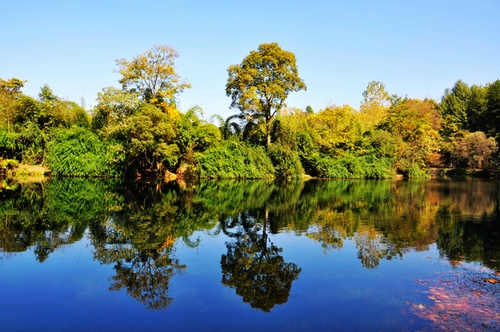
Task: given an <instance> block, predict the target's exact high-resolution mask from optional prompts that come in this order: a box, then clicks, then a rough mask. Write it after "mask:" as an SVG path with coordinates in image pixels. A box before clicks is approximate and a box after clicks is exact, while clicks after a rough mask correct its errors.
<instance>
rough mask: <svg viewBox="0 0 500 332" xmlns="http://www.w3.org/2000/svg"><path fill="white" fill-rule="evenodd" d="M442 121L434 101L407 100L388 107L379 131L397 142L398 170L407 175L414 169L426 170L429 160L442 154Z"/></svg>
mask: <svg viewBox="0 0 500 332" xmlns="http://www.w3.org/2000/svg"><path fill="white" fill-rule="evenodd" d="M441 121H442V120H441V116H440V114H439V113H438V111H437V109H436V103H435V102H434V101H432V100H428V99H426V100H423V101H422V100H418V99H405V100H403V101H401V102H399V103H396V104H394V105H392V106H391V108H389V110H388V111H387V117H386V118H385V119H384V120H383V121H382V122H381V123H380V125H379V127H378V128H379V129H382V130H386V131H388V132H389V133H391V134H392V135H393V136H394V138H395V139H396V141H397V146H398V151H397V156H396V160H397V162H396V169H397V170H399V171H401V172H402V173H405V174H407V173H408V172H409V170H410V169H411V168H413V167H415V166H416V167H418V168H422V167H425V164H426V161H427V158H428V157H429V156H430V155H431V154H432V153H434V152H437V151H439V142H440V136H439V129H440V128H441Z"/></svg>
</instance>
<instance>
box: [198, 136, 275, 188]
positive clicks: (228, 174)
mask: <svg viewBox="0 0 500 332" xmlns="http://www.w3.org/2000/svg"><path fill="white" fill-rule="evenodd" d="M195 164H196V165H197V168H198V172H199V176H200V177H201V178H213V179H265V178H272V177H273V176H274V174H275V169H274V167H273V165H272V163H271V160H270V159H269V157H268V156H267V155H266V152H265V151H264V149H263V148H262V147H254V146H250V145H248V144H245V143H239V142H236V141H227V142H224V143H222V144H220V145H216V146H212V147H211V148H209V149H207V150H206V151H204V152H202V153H196V154H195Z"/></svg>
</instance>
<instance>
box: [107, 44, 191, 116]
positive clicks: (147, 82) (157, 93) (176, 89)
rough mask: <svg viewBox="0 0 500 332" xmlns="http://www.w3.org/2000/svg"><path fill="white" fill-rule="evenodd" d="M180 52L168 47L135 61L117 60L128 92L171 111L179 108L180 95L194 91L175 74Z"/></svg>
mask: <svg viewBox="0 0 500 332" xmlns="http://www.w3.org/2000/svg"><path fill="white" fill-rule="evenodd" d="M178 57H179V53H178V52H177V51H176V50H175V49H174V48H172V47H170V46H168V45H159V46H153V47H152V48H151V49H150V50H147V51H145V52H144V53H142V54H139V55H137V56H135V57H134V58H133V59H132V61H128V60H126V59H118V60H116V64H117V65H118V67H119V69H118V73H120V74H121V75H122V78H121V79H120V80H119V82H120V83H121V84H122V87H123V88H124V89H127V90H128V91H129V92H131V93H137V94H139V96H140V97H141V99H142V100H143V101H144V102H147V103H151V104H154V105H156V106H160V107H162V108H165V109H168V108H169V107H172V106H175V98H176V96H177V95H178V94H179V93H181V92H182V91H184V89H187V88H190V87H191V84H189V83H188V82H187V81H185V80H182V79H181V77H180V75H179V74H178V73H177V72H176V71H175V68H174V61H175V59H177V58H178Z"/></svg>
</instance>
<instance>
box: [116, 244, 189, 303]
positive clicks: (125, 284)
mask: <svg viewBox="0 0 500 332" xmlns="http://www.w3.org/2000/svg"><path fill="white" fill-rule="evenodd" d="M114 269H115V271H116V275H115V276H113V277H111V280H112V284H111V287H110V288H109V289H110V290H113V291H119V290H121V289H123V288H124V289H126V291H127V294H128V295H130V296H131V297H132V298H134V299H136V300H137V301H139V302H141V303H144V304H145V305H146V308H147V309H155V310H160V309H165V308H166V307H168V306H169V305H170V304H171V303H172V301H173V298H171V297H169V295H168V290H169V283H170V278H171V277H173V276H174V275H176V274H181V273H182V272H184V271H185V269H186V266H185V265H181V264H179V260H178V259H174V258H171V257H169V255H168V254H164V253H158V252H156V251H144V252H141V253H139V254H138V255H137V256H135V257H133V258H132V259H131V260H120V261H118V262H117V263H116V265H115V267H114Z"/></svg>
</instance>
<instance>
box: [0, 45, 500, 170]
mask: <svg viewBox="0 0 500 332" xmlns="http://www.w3.org/2000/svg"><path fill="white" fill-rule="evenodd" d="M178 57H179V54H178V52H177V51H176V50H175V49H174V48H172V47H170V46H166V45H160V46H154V47H152V48H151V49H150V50H147V51H146V52H144V53H142V54H139V55H137V56H135V57H134V58H133V59H132V60H127V59H118V60H116V64H117V66H118V70H117V72H118V73H119V74H120V75H121V78H120V79H119V83H120V84H121V88H115V87H107V88H104V89H102V91H101V92H99V93H98V96H97V100H96V105H95V106H94V107H93V108H92V109H90V110H85V109H84V107H83V105H78V104H76V103H74V102H70V101H67V100H64V99H62V98H59V97H58V96H56V95H55V94H54V93H53V91H52V90H51V89H50V87H49V86H48V85H44V86H43V87H41V89H40V93H39V95H38V96H37V98H33V97H31V96H27V95H25V94H24V93H23V92H22V88H23V86H24V84H25V83H26V81H23V80H20V79H17V78H11V79H8V80H3V79H0V114H1V116H0V160H1V161H2V163H1V165H2V168H6V167H11V166H12V165H15V164H16V163H17V162H20V163H24V164H40V165H46V166H47V167H48V168H49V169H50V171H51V173H52V174H54V175H65V176H113V177H144V176H154V177H163V176H174V175H176V176H178V177H202V178H273V177H284V178H292V177H300V176H302V175H303V174H308V175H310V176H314V177H322V178H390V177H394V176H396V175H398V174H399V175H403V176H408V177H418V176H426V175H428V173H429V169H431V168H434V169H440V170H442V171H441V172H445V171H444V170H448V169H451V171H448V174H457V173H458V174H464V173H465V172H467V171H468V170H483V171H484V170H487V171H489V170H498V168H499V156H498V143H499V141H500V128H499V127H500V80H496V81H495V82H493V83H488V84H486V85H484V86H479V85H471V86H469V85H468V84H466V83H465V82H463V81H461V80H458V81H457V82H456V83H455V85H454V86H453V87H452V88H451V89H446V90H445V91H444V95H443V97H442V99H441V101H440V102H438V101H435V100H431V99H425V100H419V99H415V98H409V97H407V96H405V97H402V96H397V95H391V94H390V93H389V92H387V91H386V89H385V86H384V84H383V83H382V82H378V81H373V82H370V83H368V85H367V88H366V91H364V92H363V100H362V102H361V105H360V108H359V110H356V109H355V108H353V107H351V106H349V105H342V106H339V105H335V104H330V105H326V107H325V108H324V109H321V110H317V111H315V110H313V109H312V108H311V107H310V106H307V107H306V108H305V109H301V108H297V107H287V105H286V99H287V97H288V95H289V94H290V93H292V92H297V91H300V90H305V89H306V84H305V82H304V81H303V80H302V79H301V78H300V77H299V74H298V68H297V65H296V59H295V55H294V54H293V53H292V52H289V51H286V50H283V49H282V48H281V47H280V46H279V45H278V44H277V43H269V44H261V45H260V46H259V47H258V49H257V50H254V51H251V52H250V54H249V55H248V56H246V57H245V58H244V59H243V61H242V62H241V63H240V64H236V65H232V66H230V67H229V68H228V79H227V84H226V94H227V96H228V97H230V98H231V105H230V106H231V108H233V109H235V110H236V112H235V114H234V115H232V116H229V117H228V118H223V117H221V116H219V115H213V116H212V117H211V118H210V119H209V120H207V119H205V115H204V113H203V110H202V109H201V108H200V107H199V106H194V107H191V108H190V109H188V110H187V111H186V112H181V111H180V110H179V108H178V97H179V95H180V94H181V93H182V92H183V91H184V90H185V89H188V88H190V87H191V85H190V83H189V82H188V81H187V80H184V79H183V78H182V77H181V76H180V75H179V74H178V73H177V72H176V70H175V60H176V59H177V58H178Z"/></svg>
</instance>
